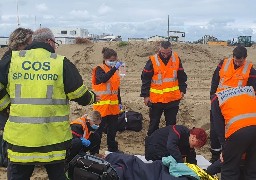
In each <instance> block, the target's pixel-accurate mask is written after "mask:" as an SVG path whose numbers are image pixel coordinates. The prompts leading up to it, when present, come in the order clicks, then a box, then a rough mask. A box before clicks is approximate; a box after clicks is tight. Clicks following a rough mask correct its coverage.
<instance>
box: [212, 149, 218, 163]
mask: <svg viewBox="0 0 256 180" xmlns="http://www.w3.org/2000/svg"><path fill="white" fill-rule="evenodd" d="M211 153H212V157H211V159H210V162H211V163H214V162H215V161H217V160H218V159H220V153H221V151H214V150H212V149H211Z"/></svg>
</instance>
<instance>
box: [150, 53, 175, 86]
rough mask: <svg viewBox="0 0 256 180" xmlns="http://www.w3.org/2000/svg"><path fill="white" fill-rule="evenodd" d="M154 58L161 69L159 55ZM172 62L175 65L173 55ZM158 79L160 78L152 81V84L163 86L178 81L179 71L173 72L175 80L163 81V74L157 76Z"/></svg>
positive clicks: (165, 79) (166, 79) (167, 79)
mask: <svg viewBox="0 0 256 180" xmlns="http://www.w3.org/2000/svg"><path fill="white" fill-rule="evenodd" d="M154 57H155V60H156V64H157V66H158V67H160V62H159V59H158V56H157V54H155V56H154ZM172 62H173V63H175V62H176V58H175V56H173V55H172ZM157 78H158V80H153V79H152V80H151V83H153V84H157V85H161V84H163V82H175V81H176V80H177V71H176V70H174V71H173V78H164V79H162V74H160V73H159V74H158V75H157Z"/></svg>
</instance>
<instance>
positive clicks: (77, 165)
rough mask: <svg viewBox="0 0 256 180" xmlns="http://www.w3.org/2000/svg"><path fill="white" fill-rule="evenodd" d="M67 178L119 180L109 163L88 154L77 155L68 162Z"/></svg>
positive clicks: (75, 179)
mask: <svg viewBox="0 0 256 180" xmlns="http://www.w3.org/2000/svg"><path fill="white" fill-rule="evenodd" d="M68 177H69V178H70V179H72V180H119V177H118V175H117V173H116V171H115V169H114V168H113V167H112V166H111V165H110V163H109V162H107V161H106V160H104V159H102V158H99V157H96V156H94V155H89V154H85V155H80V154H78V155H76V156H75V157H74V158H73V159H72V160H71V161H70V162H69V164H68Z"/></svg>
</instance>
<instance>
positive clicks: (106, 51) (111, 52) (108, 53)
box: [101, 47, 117, 59]
mask: <svg viewBox="0 0 256 180" xmlns="http://www.w3.org/2000/svg"><path fill="white" fill-rule="evenodd" d="M101 53H102V55H103V58H104V59H109V58H111V57H112V56H117V53H116V51H115V50H114V49H110V48H107V47H104V48H103V49H102V51H101Z"/></svg>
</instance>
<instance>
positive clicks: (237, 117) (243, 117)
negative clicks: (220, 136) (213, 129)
mask: <svg viewBox="0 0 256 180" xmlns="http://www.w3.org/2000/svg"><path fill="white" fill-rule="evenodd" d="M246 118H256V113H248V114H241V115H239V116H235V117H233V118H232V119H230V120H229V121H228V123H227V124H226V127H225V133H226V132H228V130H229V127H230V126H231V125H232V124H233V123H235V122H237V121H240V120H245V119H246Z"/></svg>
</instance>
